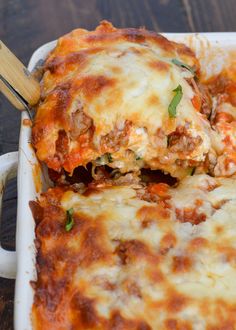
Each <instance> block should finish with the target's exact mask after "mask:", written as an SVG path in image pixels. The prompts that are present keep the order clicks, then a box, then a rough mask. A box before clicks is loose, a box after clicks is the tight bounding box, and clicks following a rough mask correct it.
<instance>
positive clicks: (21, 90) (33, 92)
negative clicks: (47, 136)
mask: <svg viewBox="0 0 236 330" xmlns="http://www.w3.org/2000/svg"><path fill="white" fill-rule="evenodd" d="M0 91H1V92H2V93H3V94H4V95H5V96H6V97H7V98H8V100H9V101H10V102H11V103H12V104H13V105H14V106H15V107H16V108H17V109H19V110H27V111H28V113H29V116H30V112H29V109H30V107H31V106H33V105H35V104H37V102H38V101H39V97H40V85H39V82H38V81H37V80H36V79H35V78H34V77H33V76H32V75H31V74H30V72H29V71H28V70H27V68H26V67H25V66H24V65H23V64H22V63H21V61H20V60H18V58H17V57H16V56H15V55H14V54H13V53H12V52H11V51H10V50H9V49H8V48H7V47H6V45H4V43H3V42H2V41H1V40H0Z"/></svg>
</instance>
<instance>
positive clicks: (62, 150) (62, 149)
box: [56, 130, 69, 162]
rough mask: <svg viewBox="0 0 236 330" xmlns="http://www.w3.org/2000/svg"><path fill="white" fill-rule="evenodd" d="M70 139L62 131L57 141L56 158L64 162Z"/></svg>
mask: <svg viewBox="0 0 236 330" xmlns="http://www.w3.org/2000/svg"><path fill="white" fill-rule="evenodd" d="M68 148H69V138H68V136H67V134H66V132H65V131H64V130H60V131H59V133H58V138H57V140H56V156H57V157H58V159H60V160H61V161H62V162H63V160H64V157H65V156H66V155H67V154H68Z"/></svg>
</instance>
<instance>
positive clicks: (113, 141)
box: [101, 121, 131, 152]
mask: <svg viewBox="0 0 236 330" xmlns="http://www.w3.org/2000/svg"><path fill="white" fill-rule="evenodd" d="M130 126H131V123H130V122H129V121H126V122H125V124H124V126H123V127H117V126H116V127H115V128H114V130H112V131H111V132H109V133H108V134H106V135H104V136H102V138H101V147H102V149H104V150H103V151H104V152H109V151H112V152H116V151H118V150H119V149H120V147H121V146H125V145H127V143H128V140H129V129H130Z"/></svg>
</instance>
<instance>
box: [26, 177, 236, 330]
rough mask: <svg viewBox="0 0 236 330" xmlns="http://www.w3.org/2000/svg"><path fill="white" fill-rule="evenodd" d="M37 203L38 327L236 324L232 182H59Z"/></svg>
mask: <svg viewBox="0 0 236 330" xmlns="http://www.w3.org/2000/svg"><path fill="white" fill-rule="evenodd" d="M31 207H32V210H33V213H34V216H35V220H36V246H37V248H38V255H37V270H38V279H37V282H36V283H35V284H34V288H35V301H34V306H33V313H32V318H33V325H34V330H52V329H56V330H59V329H60V330H66V329H68V330H69V329H76V330H77V329H102V330H106V329H107V330H108V329H109V330H110V329H112V330H114V329H121V330H132V329H133V330H150V329H153V330H165V329H166V330H173V329H183V330H190V329H191V330H199V329H201V330H202V329H207V330H215V329H217V330H218V329H220V330H223V329H227V330H233V329H235V328H236V281H235V278H236V225H235V214H236V190H235V179H231V178H225V179H221V178H218V179H217V178H213V177H210V176H208V175H204V174H203V175H194V176H189V177H187V178H185V179H184V180H183V181H182V182H181V184H179V185H178V187H174V188H172V187H169V186H168V185H166V184H164V183H159V184H150V185H148V186H144V185H143V184H139V185H137V184H130V185H128V186H127V185H123V186H114V185H113V186H112V185H110V184H108V183H103V184H93V185H91V186H90V187H87V188H85V189H83V190H82V191H80V192H78V191H77V190H76V189H75V188H72V187H64V188H62V187H56V188H52V189H49V190H48V191H47V192H46V193H44V194H42V196H41V197H40V199H39V201H38V202H37V203H36V202H33V203H32V204H31Z"/></svg>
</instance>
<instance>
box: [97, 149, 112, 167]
mask: <svg viewBox="0 0 236 330" xmlns="http://www.w3.org/2000/svg"><path fill="white" fill-rule="evenodd" d="M112 161H113V159H112V155H111V154H110V153H109V152H107V153H106V154H104V155H102V156H101V157H98V158H97V159H96V164H97V165H106V164H108V163H112Z"/></svg>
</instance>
